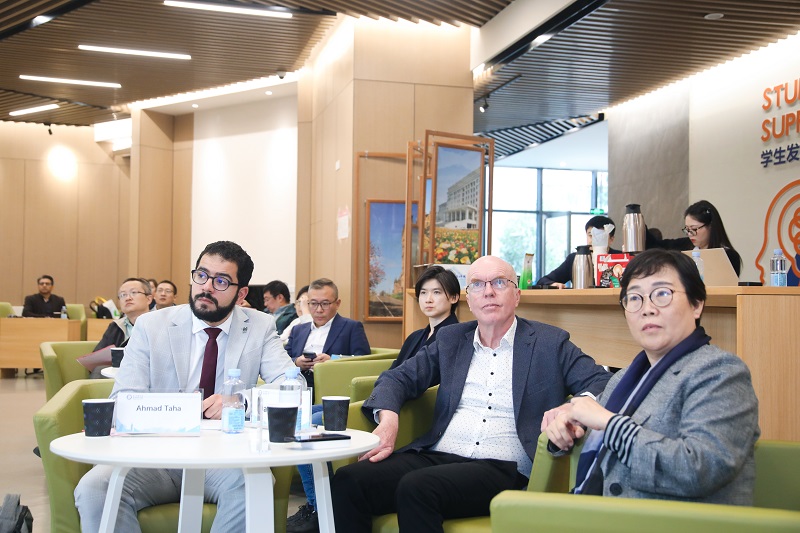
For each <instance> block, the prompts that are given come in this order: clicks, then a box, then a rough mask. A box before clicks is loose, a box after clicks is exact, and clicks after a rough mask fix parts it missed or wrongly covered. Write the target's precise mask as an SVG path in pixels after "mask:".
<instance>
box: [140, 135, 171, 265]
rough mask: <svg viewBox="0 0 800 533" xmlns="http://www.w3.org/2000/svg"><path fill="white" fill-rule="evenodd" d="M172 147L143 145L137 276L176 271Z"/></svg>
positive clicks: (141, 150) (141, 151)
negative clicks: (173, 232)
mask: <svg viewBox="0 0 800 533" xmlns="http://www.w3.org/2000/svg"><path fill="white" fill-rule="evenodd" d="M172 154H173V153H172V150H171V149H170V150H165V149H163V148H150V147H149V146H142V147H140V156H141V160H140V162H139V165H140V167H139V168H140V175H139V205H138V210H139V243H138V249H139V261H138V268H137V271H136V275H138V276H140V277H144V278H157V279H163V278H166V277H167V276H169V275H170V274H171V270H172V207H173V206H172V172H173V156H172Z"/></svg>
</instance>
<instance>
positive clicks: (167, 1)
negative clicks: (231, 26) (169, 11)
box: [164, 0, 292, 19]
mask: <svg viewBox="0 0 800 533" xmlns="http://www.w3.org/2000/svg"><path fill="white" fill-rule="evenodd" d="M164 5H166V6H170V7H184V8H187V9H200V10H203V11H218V12H220V13H233V14H235V15H254V16H257V17H273V18H282V19H290V18H292V14H291V13H284V12H281V11H270V10H268V9H254V8H247V7H235V6H227V5H221V4H207V3H204V2H182V1H178V0H164Z"/></svg>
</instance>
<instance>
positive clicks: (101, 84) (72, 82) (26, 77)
mask: <svg viewBox="0 0 800 533" xmlns="http://www.w3.org/2000/svg"><path fill="white" fill-rule="evenodd" d="M19 79H21V80H28V81H45V82H48V83H68V84H70V85H89V86H91V87H108V88H110V89H121V88H122V85H120V84H119V83H109V82H105V81H89V80H70V79H67V78H48V77H45V76H29V75H27V74H20V75H19Z"/></svg>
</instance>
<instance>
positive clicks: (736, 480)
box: [599, 345, 760, 505]
mask: <svg viewBox="0 0 800 533" xmlns="http://www.w3.org/2000/svg"><path fill="white" fill-rule="evenodd" d="M624 373H625V370H622V371H620V372H618V373H617V374H616V375H615V376H614V378H613V379H612V380H611V381H610V382H609V384H608V387H607V388H606V390H605V392H603V395H602V396H601V397H600V398H599V401H600V403H601V404H603V405H605V403H606V401H608V398H609V396H610V395H611V392H612V391H613V390H614V388H615V387H616V386H617V384H618V383H619V380H620V379H621V378H622V375H624ZM631 418H632V419H633V420H634V421H635V422H636V423H637V424H639V425H641V426H642V429H641V430H640V431H639V434H638V435H637V436H636V440H635V441H634V443H633V447H632V448H631V467H630V468H628V467H627V466H625V465H624V464H623V463H621V462H620V461H619V459H617V456H616V454H613V453H608V454H606V458H605V460H604V461H603V463H602V468H603V476H604V479H603V494H604V495H605V496H621V497H627V498H650V499H669V500H689V501H697V502H704V503H725V504H734V505H752V504H753V484H754V481H755V463H754V459H753V447H754V445H755V443H756V440H758V436H759V434H760V430H759V428H758V400H757V399H756V394H755V391H754V390H753V384H752V382H751V380H750V371H749V370H748V369H747V365H745V364H744V362H742V360H741V359H739V358H738V357H736V356H735V355H733V354H731V353H728V352H725V351H723V350H721V349H719V348H718V347H716V346H713V345H707V346H703V347H701V348H699V349H698V350H695V351H694V352H692V353H690V354H687V355H686V356H684V357H683V358H681V359H680V360H679V361H676V362H675V364H673V365H672V366H671V367H670V368H669V369H668V370H667V372H666V373H665V374H664V375H663V376H662V377H661V379H660V380H658V383H656V384H655V386H654V387H653V389H652V390H651V391H650V394H648V395H647V397H646V398H645V399H644V401H642V404H641V405H640V406H639V407H638V408H637V409H636V411H635V412H634V413H633V415H632V416H631Z"/></svg>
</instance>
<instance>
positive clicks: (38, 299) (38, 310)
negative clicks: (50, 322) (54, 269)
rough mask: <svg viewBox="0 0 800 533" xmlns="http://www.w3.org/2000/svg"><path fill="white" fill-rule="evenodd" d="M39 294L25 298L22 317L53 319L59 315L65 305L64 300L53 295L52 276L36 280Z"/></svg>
mask: <svg viewBox="0 0 800 533" xmlns="http://www.w3.org/2000/svg"><path fill="white" fill-rule="evenodd" d="M36 283H38V284H39V292H38V293H37V294H31V295H30V296H26V297H25V306H24V307H23V308H22V316H27V317H32V318H53V317H55V316H58V315H60V314H61V308H62V307H64V306H65V305H66V303H64V298H62V297H61V296H57V295H55V294H53V285H54V282H53V276H49V275H47V274H45V275H44V276H41V277H40V278H39V279H37V280H36Z"/></svg>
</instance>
